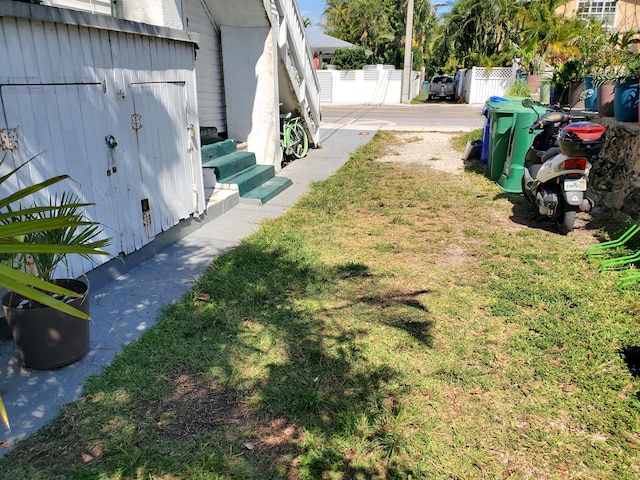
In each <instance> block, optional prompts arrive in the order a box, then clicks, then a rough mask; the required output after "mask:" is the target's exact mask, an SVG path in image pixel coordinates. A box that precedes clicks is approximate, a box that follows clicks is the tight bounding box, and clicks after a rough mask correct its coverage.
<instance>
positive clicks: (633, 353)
mask: <svg viewBox="0 0 640 480" xmlns="http://www.w3.org/2000/svg"><path fill="white" fill-rule="evenodd" d="M620 355H622V359H623V360H624V363H625V364H626V365H627V368H628V369H629V372H630V373H631V375H633V376H634V377H640V346H637V345H627V346H626V347H624V348H622V349H621V350H620Z"/></svg>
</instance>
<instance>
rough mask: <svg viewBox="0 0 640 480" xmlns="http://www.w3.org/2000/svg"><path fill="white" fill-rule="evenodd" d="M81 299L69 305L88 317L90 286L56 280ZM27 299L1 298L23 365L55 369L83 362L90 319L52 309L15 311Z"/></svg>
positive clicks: (22, 309) (7, 295) (6, 296)
mask: <svg viewBox="0 0 640 480" xmlns="http://www.w3.org/2000/svg"><path fill="white" fill-rule="evenodd" d="M54 283H56V284H58V285H60V286H62V287H65V288H68V289H69V290H72V291H74V292H77V293H80V294H81V296H80V297H78V298H75V299H73V300H72V301H70V302H68V303H69V305H71V306H72V307H75V308H77V309H78V310H80V311H82V312H84V313H86V314H87V315H88V314H89V295H88V292H89V287H88V285H87V284H86V283H84V282H82V281H80V280H74V279H64V280H54ZM23 300H24V297H22V296H21V295H18V294H16V293H13V292H9V293H7V294H6V295H4V297H2V309H3V311H4V316H5V318H6V319H7V322H8V323H9V327H10V329H11V333H12V334H13V338H14V340H15V342H16V345H17V346H18V349H19V350H20V355H21V357H22V362H23V363H24V365H25V366H26V367H28V368H35V369H37V370H53V369H56V368H60V367H64V366H65V365H69V364H70V363H73V362H76V361H78V360H80V359H81V358H82V357H84V356H85V355H86V353H87V352H88V351H89V322H90V321H89V320H83V319H81V318H77V317H74V316H71V315H68V314H66V313H63V312H59V311H58V310H55V309H53V308H50V307H40V308H16V307H18V305H19V304H20V302H22V301H23Z"/></svg>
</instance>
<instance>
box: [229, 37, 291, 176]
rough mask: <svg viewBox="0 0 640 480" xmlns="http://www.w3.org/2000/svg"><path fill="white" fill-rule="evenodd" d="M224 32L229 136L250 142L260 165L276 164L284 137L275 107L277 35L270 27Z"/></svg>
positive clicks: (248, 146)
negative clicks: (281, 140) (281, 138)
mask: <svg viewBox="0 0 640 480" xmlns="http://www.w3.org/2000/svg"><path fill="white" fill-rule="evenodd" d="M220 31H221V34H222V51H223V52H224V58H223V63H224V84H225V103H226V105H227V132H228V136H229V138H235V139H237V140H240V141H246V142H247V149H248V150H249V151H251V152H254V153H255V154H256V161H257V163H258V164H262V165H272V164H274V160H275V158H276V157H277V156H276V154H275V148H276V145H277V141H278V139H279V136H280V134H279V121H280V119H279V117H277V116H276V112H277V110H276V109H275V108H274V105H277V102H278V83H277V82H278V75H277V58H276V55H277V52H276V49H275V39H274V38H273V32H272V31H271V29H270V28H237V27H229V26H225V25H222V26H221V27H220ZM226 58H229V61H225V59H226Z"/></svg>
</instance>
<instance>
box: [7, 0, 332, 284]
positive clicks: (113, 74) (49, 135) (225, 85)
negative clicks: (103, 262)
mask: <svg viewBox="0 0 640 480" xmlns="http://www.w3.org/2000/svg"><path fill="white" fill-rule="evenodd" d="M0 30H1V31H0V97H1V98H0V100H2V109H3V112H2V113H3V116H2V120H0V137H1V142H0V145H1V147H2V150H3V152H0V155H6V156H7V161H5V164H4V165H3V166H2V167H1V168H2V171H1V172H0V174H1V173H5V170H6V169H7V168H10V166H13V165H18V164H20V163H22V162H24V161H25V160H27V159H29V158H31V157H35V159H34V160H33V161H32V162H31V163H30V164H29V166H28V168H23V169H22V170H21V172H20V173H21V175H22V176H21V177H20V178H19V179H18V182H20V183H21V184H25V183H27V182H31V181H33V180H37V179H42V178H45V177H49V176H52V175H55V174H60V173H69V174H70V175H71V176H72V178H73V181H72V182H70V183H68V184H67V185H66V186H65V187H66V188H65V189H66V190H71V191H73V192H75V193H77V194H78V195H79V196H80V197H81V198H82V199H83V200H84V201H87V202H92V203H95V207H91V208H90V209H88V212H87V213H88V216H89V217H91V218H92V219H94V220H98V221H100V222H101V223H102V224H103V225H104V226H105V235H108V236H110V237H112V238H113V240H114V242H113V246H112V247H111V252H110V253H112V254H113V255H117V256H120V257H121V258H123V259H125V262H124V263H126V259H127V256H128V255H130V254H132V253H134V252H139V251H140V249H142V248H143V247H145V246H147V245H153V244H158V243H160V244H162V243H163V242H164V241H165V240H166V239H167V238H169V237H171V238H177V237H179V236H181V235H183V234H184V233H186V232H188V231H190V230H192V229H194V228H197V225H198V224H199V223H200V222H202V221H204V220H206V219H207V218H211V217H212V216H213V215H215V214H216V212H218V211H224V210H226V209H228V208H230V207H231V206H233V204H231V203H229V200H228V199H225V200H224V202H226V203H224V205H221V206H220V205H216V204H211V203H210V202H209V196H208V195H207V196H205V190H204V185H203V178H202V167H201V156H200V147H201V141H200V139H201V137H200V129H201V127H207V128H209V129H213V128H215V129H216V131H217V132H218V134H219V135H221V136H223V137H228V138H233V139H236V140H238V141H240V142H246V145H247V149H248V150H250V151H251V152H254V153H255V156H256V159H257V162H258V163H259V164H263V165H274V166H275V168H276V170H279V169H280V165H279V163H278V162H279V160H278V157H279V155H278V146H279V114H280V111H281V109H283V110H284V111H296V112H297V113H298V114H300V116H302V118H303V120H304V123H305V126H306V128H307V130H308V134H309V138H310V143H311V144H317V143H318V141H319V124H320V110H319V85H318V80H317V76H316V74H315V71H314V69H313V62H312V55H311V52H310V50H309V48H308V46H307V44H306V40H305V29H304V26H303V23H302V19H301V16H300V13H299V11H298V8H297V4H296V1H295V0H233V1H231V0H114V1H108V0H42V1H41V5H37V4H34V3H23V2H19V1H1V2H0ZM7 187H8V186H7V185H5V186H4V187H3V188H5V189H6V188H7ZM6 193H7V192H6V191H3V192H0V194H2V195H6ZM48 193H55V190H52V191H50V192H48ZM214 197H215V195H214ZM221 202H223V201H222V200H221ZM98 261H100V259H98ZM112 263H114V265H113V266H114V268H116V269H118V268H119V267H118V265H122V264H123V262H112ZM73 268H74V272H75V273H79V272H81V271H83V270H86V269H87V265H75V266H73Z"/></svg>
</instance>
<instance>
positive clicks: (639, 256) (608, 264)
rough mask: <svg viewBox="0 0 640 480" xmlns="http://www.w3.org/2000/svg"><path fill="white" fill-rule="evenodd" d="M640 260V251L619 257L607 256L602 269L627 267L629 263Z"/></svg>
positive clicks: (603, 270) (602, 270) (601, 266)
mask: <svg viewBox="0 0 640 480" xmlns="http://www.w3.org/2000/svg"><path fill="white" fill-rule="evenodd" d="M638 261H640V251H638V252H636V253H632V254H630V255H624V256H622V257H617V258H607V259H606V260H603V261H602V263H601V264H600V271H601V272H605V271H610V270H622V269H624V268H627V267H628V266H629V264H631V263H636V262H638Z"/></svg>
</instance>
